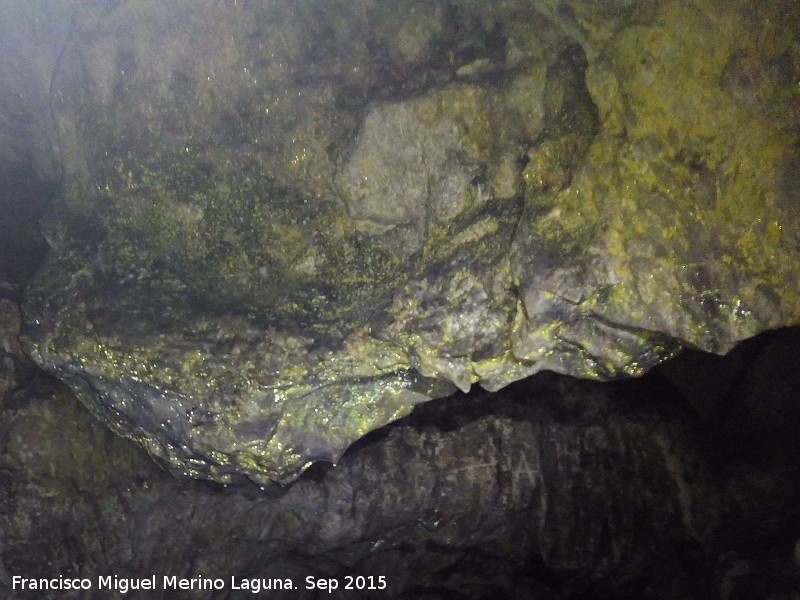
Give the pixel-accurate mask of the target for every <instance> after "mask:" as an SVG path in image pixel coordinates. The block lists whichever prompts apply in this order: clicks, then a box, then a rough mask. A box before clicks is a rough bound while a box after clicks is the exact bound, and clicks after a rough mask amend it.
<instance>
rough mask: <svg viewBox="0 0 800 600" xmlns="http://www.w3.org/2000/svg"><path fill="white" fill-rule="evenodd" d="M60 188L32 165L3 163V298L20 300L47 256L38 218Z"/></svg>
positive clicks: (0, 280) (0, 195)
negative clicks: (42, 176)
mask: <svg viewBox="0 0 800 600" xmlns="http://www.w3.org/2000/svg"><path fill="white" fill-rule="evenodd" d="M58 193H59V186H58V185H57V184H55V183H53V182H51V181H43V180H41V179H40V178H38V177H37V175H36V173H35V172H34V170H33V169H32V168H31V167H30V165H25V164H9V163H0V215H2V220H0V297H7V298H13V299H18V298H19V294H20V293H21V289H22V287H23V285H24V283H25V282H26V281H27V280H28V279H29V278H30V277H31V276H32V275H33V274H34V273H35V272H36V270H37V269H38V268H39V266H40V265H41V263H42V261H43V260H44V257H45V255H46V254H47V250H48V245H47V240H45V238H44V236H43V235H42V232H41V229H40V226H39V219H40V217H41V216H42V213H43V212H44V211H45V209H46V207H47V205H48V204H49V203H50V202H51V201H52V200H53V199H54V198H55V197H56V196H57V195H58Z"/></svg>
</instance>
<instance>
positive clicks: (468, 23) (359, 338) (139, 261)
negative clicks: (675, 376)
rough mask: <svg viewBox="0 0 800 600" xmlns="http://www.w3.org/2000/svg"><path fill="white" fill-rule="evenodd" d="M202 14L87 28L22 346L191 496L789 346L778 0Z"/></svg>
mask: <svg viewBox="0 0 800 600" xmlns="http://www.w3.org/2000/svg"><path fill="white" fill-rule="evenodd" d="M199 6H201V7H202V9H200V8H198V4H197V3H196V2H180V3H178V4H177V5H176V6H175V7H174V10H172V11H169V12H167V11H165V10H164V8H163V6H162V5H161V4H160V3H157V2H136V3H132V2H130V3H129V2H121V3H112V4H109V5H103V6H100V5H94V4H80V5H76V6H74V7H73V9H72V12H70V25H69V35H68V36H67V37H66V40H65V42H64V44H63V45H62V46H61V47H60V49H59V52H58V60H56V61H54V62H51V63H48V64H51V65H52V67H51V68H50V69H49V70H48V73H47V75H48V76H49V82H50V85H48V86H47V87H46V89H47V90H48V97H47V102H48V105H49V107H50V111H49V112H48V119H49V116H50V114H52V116H54V117H55V123H56V127H55V128H51V129H45V130H47V131H51V134H50V135H51V137H52V139H53V140H56V139H57V140H58V149H59V156H60V158H61V159H62V161H63V164H64V171H63V179H64V182H63V183H64V190H65V197H64V199H63V202H60V203H56V204H55V205H54V206H53V207H52V210H51V213H50V214H49V216H48V218H47V223H46V235H47V239H48V241H49V243H50V244H51V245H52V246H53V250H52V252H51V254H50V256H49V258H48V261H47V264H46V265H45V266H44V268H43V269H42V270H41V271H40V273H39V275H38V276H37V278H36V279H35V280H34V281H33V282H32V283H31V284H30V286H29V289H28V290H27V299H28V301H27V304H26V307H25V312H26V316H25V327H24V332H23V333H24V335H23V338H24V347H25V350H26V352H28V353H29V355H30V356H31V357H32V358H33V359H34V360H35V361H36V362H37V364H39V365H40V366H41V367H42V368H44V369H45V370H47V371H48V372H50V373H52V374H54V375H56V376H57V377H59V378H60V379H61V380H62V381H64V382H65V383H67V384H68V385H69V386H70V387H71V388H72V389H73V390H74V391H75V393H76V394H77V395H78V397H79V398H80V400H81V401H82V402H83V403H84V404H85V405H86V406H87V407H88V408H89V409H90V411H91V412H92V413H93V414H95V415H96V416H98V417H99V418H100V419H101V420H103V421H104V422H105V423H106V424H107V425H108V426H109V427H110V428H111V429H112V430H113V431H115V432H117V433H119V434H121V435H123V436H125V437H128V438H130V439H133V440H135V441H136V442H138V443H139V444H140V445H141V446H143V447H145V448H146V449H147V450H148V451H149V452H150V453H151V454H152V455H154V456H157V457H159V458H160V459H162V460H163V462H164V463H165V464H167V465H169V467H170V468H171V469H172V470H173V471H174V472H175V473H181V474H185V475H188V476H191V477H201V478H207V479H211V480H215V481H218V482H228V481H231V480H232V479H233V478H234V477H235V476H236V475H238V474H245V475H247V476H248V477H250V478H251V479H253V480H254V481H257V482H259V483H261V484H266V483H268V482H269V481H271V480H277V481H282V482H288V481H290V480H292V479H293V478H295V477H296V476H297V475H298V474H299V473H300V472H302V471H303V470H304V469H305V468H307V467H308V465H310V464H311V463H313V462H314V461H317V460H331V461H337V460H338V458H339V457H340V456H341V455H342V453H343V452H344V451H345V449H346V448H347V447H348V446H349V445H350V444H351V443H352V442H353V441H355V440H357V439H358V438H359V437H361V436H363V435H364V434H366V433H367V432H369V431H371V430H374V429H376V428H378V427H380V426H382V425H383V424H385V423H387V422H390V421H392V420H394V419H397V418H399V417H401V416H403V415H406V414H408V413H409V412H410V411H411V410H412V408H413V407H414V406H415V405H417V404H419V403H421V402H425V401H427V400H430V399H432V398H437V397H441V396H444V395H447V394H449V393H450V392H451V391H452V389H453V387H454V386H455V387H458V388H460V389H462V390H467V389H469V388H470V387H471V386H472V385H474V384H476V383H477V384H480V385H482V386H483V387H484V388H486V389H493V390H496V389H500V388H502V387H503V386H505V385H508V384H510V383H512V382H513V381H516V380H519V379H521V378H523V377H525V376H528V375H531V374H533V373H536V372H538V371H541V370H543V369H551V370H555V371H558V372H562V373H569V374H573V375H578V376H582V377H591V378H600V379H612V378H615V377H618V376H621V375H641V374H642V373H644V372H646V371H647V370H648V369H650V368H652V367H653V366H654V365H656V364H658V362H659V361H661V360H663V359H664V358H666V357H669V356H671V355H673V354H674V353H675V352H677V351H678V350H679V349H680V348H682V347H693V348H701V349H705V350H709V351H713V352H725V351H727V350H728V349H730V348H731V347H732V346H733V345H734V344H735V343H736V342H737V341H739V340H742V339H744V338H747V337H750V336H752V335H754V334H756V333H758V332H759V331H763V330H766V329H770V328H774V327H777V326H781V325H789V324H792V323H796V322H798V317H800V306H799V305H798V302H797V294H796V282H797V281H798V279H800V277H799V276H800V273H798V268H800V267H798V265H800V261H798V260H797V258H798V244H797V240H796V239H795V237H794V236H793V235H792V233H791V232H792V231H794V230H796V229H797V219H798V213H797V211H796V210H795V209H794V207H795V205H796V200H797V196H796V186H792V185H791V181H793V177H794V174H793V167H794V166H796V165H795V163H796V160H795V152H796V150H795V148H796V136H797V125H798V116H797V110H796V104H797V89H796V85H795V83H794V82H795V81H796V77H793V75H794V74H796V66H797V65H796V56H795V55H794V54H793V53H792V51H791V49H790V44H791V40H792V39H793V38H791V35H792V30H793V28H792V26H791V25H789V24H793V23H798V22H800V19H798V18H797V16H798V15H796V14H795V12H793V11H796V8H794V7H793V6H787V5H786V4H785V3H779V2H772V3H766V4H764V5H762V6H761V7H760V8H759V10H758V11H754V10H751V9H750V8H748V7H747V6H745V5H744V4H743V3H724V4H719V3H717V4H714V5H713V6H711V5H706V4H704V3H694V4H688V5H687V4H686V3H682V2H677V1H676V2H666V3H659V4H658V5H657V6H656V5H653V4H649V3H648V4H637V3H613V2H612V3H599V4H598V3H595V2H581V1H577V0H576V1H575V2H570V3H568V4H566V5H563V6H561V5H560V7H559V8H558V9H556V8H555V7H553V6H551V4H550V3H541V4H540V5H536V6H531V4H530V3H528V2H523V1H522V0H519V1H515V2H507V3H502V4H501V5H497V6H494V5H493V6H491V7H487V6H484V4H483V3H475V2H468V1H463V2H452V3H438V2H437V3H419V2H415V1H414V2H412V1H409V2H401V3H395V4H393V5H392V7H391V8H390V7H387V6H386V5H385V3H381V2H370V1H364V2H360V3H356V4H352V3H337V5H336V7H337V10H330V11H326V10H325V9H324V7H323V6H322V5H319V4H317V3H314V2H309V3H296V2H282V1H277V0H276V1H275V2H270V3H267V4H263V5H262V4H259V5H256V4H253V3H234V4H233V5H232V6H228V5H223V4H219V3H213V2H209V3H201V4H200V5H199ZM339 9H341V10H339ZM777 23H781V24H782V27H783V26H785V28H783V29H779V28H778V26H777ZM764 40H767V41H766V42H764ZM337 48H338V49H337ZM759 66H763V67H764V70H763V72H764V74H763V76H761V75H760V76H756V75H755V73H757V72H761V71H760V70H759V68H758V67H759ZM15 73H17V72H16V71H14V70H7V71H6V74H4V77H5V78H8V77H13V76H14V74H15ZM39 83H41V81H39ZM39 89H40V90H41V89H45V88H44V86H42V85H40V86H39ZM768 91H774V92H775V93H767V92H768ZM41 118H44V117H41Z"/></svg>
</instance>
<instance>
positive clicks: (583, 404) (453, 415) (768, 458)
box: [0, 329, 800, 600]
mask: <svg viewBox="0 0 800 600" xmlns="http://www.w3.org/2000/svg"><path fill="white" fill-rule="evenodd" d="M798 344H800V331H798V330H797V329H795V330H793V331H792V330H790V331H784V332H779V333H776V334H771V335H769V336H767V337H765V338H763V339H761V340H756V343H750V344H748V345H746V346H744V347H741V348H737V349H736V350H735V351H734V355H733V356H730V357H726V358H725V359H722V360H720V362H719V363H717V373H718V374H719V375H720V376H721V377H722V378H724V379H725V380H729V381H732V382H734V385H733V386H732V387H731V388H730V390H729V391H728V392H727V393H724V394H723V402H722V403H721V405H720V406H719V407H717V408H716V409H715V408H713V403H710V404H711V405H712V406H709V405H706V406H703V398H702V397H695V398H688V400H689V402H688V403H687V398H685V397H684V396H685V395H684V394H682V393H681V392H680V391H679V390H678V388H676V387H675V386H673V385H672V384H670V383H669V381H668V379H669V378H668V377H665V374H666V373H665V372H664V371H663V370H662V369H661V367H659V368H657V369H656V371H654V372H653V373H651V374H648V375H647V376H645V377H644V378H641V379H638V380H634V381H626V382H612V383H598V382H592V381H580V380H576V379H573V378H569V377H564V376H559V375H555V374H551V373H550V374H546V373H542V374H539V375H536V376H534V377H531V378H528V379H526V380H525V381H522V382H518V383H516V384H513V385H511V386H509V387H508V388H506V389H504V390H502V391H500V392H497V393H485V392H481V393H471V394H469V395H464V394H461V395H460V396H459V397H453V398H450V399H447V400H439V401H434V402H431V403H427V404H425V405H423V406H420V407H418V408H417V409H415V411H414V412H413V414H412V415H410V416H409V417H406V418H404V419H402V420H400V421H398V422H396V423H395V424H393V425H390V426H387V427H386V428H383V429H381V430H380V431H377V432H374V433H373V434H371V435H370V436H367V437H366V438H365V439H362V440H360V441H359V442H358V443H357V444H356V445H355V446H354V447H352V448H351V449H350V450H349V451H348V452H347V453H346V454H345V456H344V457H343V458H342V459H341V461H340V462H339V463H338V464H337V466H335V467H333V466H331V465H328V464H325V463H320V464H317V465H314V466H313V467H312V468H310V469H308V470H307V471H306V472H305V473H304V474H303V475H302V476H301V477H300V478H299V479H298V480H297V481H295V482H294V483H292V484H290V485H288V486H286V487H281V486H279V485H277V484H267V485H266V486H263V487H261V488H259V486H257V485H255V484H253V483H252V482H250V481H248V480H247V479H246V478H244V477H241V476H240V478H239V479H238V480H237V481H235V482H234V483H232V484H230V485H228V486H222V485H218V484H213V483H209V482H204V481H196V480H189V481H187V480H176V479H175V478H173V477H172V476H170V475H169V474H168V473H166V472H165V471H163V470H161V469H159V468H157V466H156V465H155V464H154V463H153V462H152V461H151V460H150V459H149V457H148V456H147V454H146V453H145V452H143V451H142V450H141V448H139V447H137V446H136V445H134V444H132V443H131V442H129V441H127V440H123V439H120V438H119V437H118V436H115V435H113V434H112V433H110V432H109V431H108V430H107V429H106V428H105V427H103V426H102V425H101V424H100V423H98V422H97V421H96V420H95V419H94V418H92V417H91V415H89V414H88V413H87V412H86V411H85V409H83V407H82V406H81V405H79V404H78V402H77V401H76V400H75V399H74V398H73V397H72V395H71V394H70V393H69V391H68V390H67V389H66V388H65V387H64V386H63V385H61V384H59V383H57V382H56V381H55V380H53V379H48V378H40V379H39V380H38V381H35V382H28V384H27V385H26V386H25V387H23V388H22V389H20V390H19V391H18V392H17V393H15V394H13V395H12V397H8V396H6V398H5V402H4V404H3V410H2V413H0V414H2V419H0V448H2V452H0V540H2V546H0V558H2V560H1V561H0V565H1V567H0V592H2V594H3V597H4V598H9V599H12V600H17V599H20V600H27V599H28V598H31V599H34V598H35V599H37V600H42V599H45V600H49V599H53V600H56V599H58V600H64V599H69V598H82V599H87V598H92V599H94V598H97V599H98V600H101V599H103V598H108V597H109V593H108V590H98V589H97V577H99V576H109V575H111V576H113V575H117V576H119V577H121V578H134V579H135V578H138V577H149V576H151V575H153V574H155V575H156V576H157V578H158V581H159V588H160V587H161V581H162V580H161V577H162V576H163V575H167V576H177V577H185V578H189V579H191V578H195V577H201V576H202V577H206V578H221V579H223V580H224V590H222V591H219V592H218V591H208V590H206V591H194V592H185V595H180V594H181V592H175V591H167V592H165V591H163V590H159V591H157V592H136V591H134V592H129V593H128V594H127V595H126V596H125V597H126V598H133V599H139V598H147V599H152V598H184V597H185V598H192V599H193V600H200V599H207V600H211V599H212V598H213V599H216V600H220V599H226V600H236V599H244V598H252V597H253V594H252V592H250V591H249V590H244V591H242V590H239V591H236V590H233V589H232V586H231V583H230V581H231V578H235V580H236V581H239V582H241V581H242V580H248V581H249V580H252V579H270V578H278V579H280V580H281V581H284V580H285V579H286V578H290V579H292V580H293V583H294V584H295V585H296V586H297V587H298V588H299V589H297V590H292V591H290V592H285V593H281V592H274V591H270V592H269V593H267V595H268V596H269V597H274V598H295V599H300V600H303V599H309V600H311V599H312V598H318V597H319V592H317V591H313V590H306V589H304V588H305V581H306V577H308V576H309V575H312V576H316V577H332V578H339V579H340V580H342V581H344V577H345V576H347V575H350V576H359V575H363V576H365V577H369V576H372V577H376V576H379V575H382V576H384V577H386V581H387V582H388V585H387V589H386V590H381V591H380V592H374V593H371V594H370V593H365V594H364V595H363V597H368V598H379V597H380V598H406V599H411V598H454V597H458V598H464V599H476V600H477V599H480V598H492V597H495V598H496V597H506V598H519V599H526V600H527V599H530V600H533V599H536V600H557V599H563V598H568V597H576V596H580V597H584V598H646V599H660V600H701V599H707V598H773V599H775V600H790V599H791V598H793V596H791V593H792V590H793V589H796V588H794V587H793V586H794V585H795V584H796V583H797V582H798V581H800V564H793V546H794V544H795V543H796V542H797V540H798V539H800V528H798V523H800V512H798V506H797V503H796V498H797V496H798V494H800V487H799V486H800V472H799V471H800V463H798V461H797V460H796V456H797V453H798V452H800V436H798V433H797V432H798V427H797V425H798V423H800V405H798V403H797V402H796V398H795V390H796V389H797V386H798V385H799V384H800V381H798V378H799V376H800V365H799V364H798V360H800V353H797V348H798ZM713 359H714V357H712V356H704V355H701V354H699V353H691V354H690V355H687V356H685V357H684V358H683V364H682V365H680V366H681V368H683V369H685V370H687V371H688V372H692V369H695V370H701V369H703V365H704V364H705V363H706V362H708V361H709V360H713ZM776 373H779V374H780V376H776ZM683 383H684V385H685V386H686V388H687V389H690V390H691V389H695V386H694V385H693V382H692V381H691V380H690V379H685V380H684V381H683ZM701 408H705V409H706V410H711V411H712V412H715V413H716V414H715V418H714V425H713V426H707V425H705V426H704V425H702V424H701V423H699V422H698V420H697V418H696V417H695V416H694V415H695V414H696V413H698V412H700V409H701ZM775 414H780V417H781V418H780V419H776V418H774V415H775ZM58 574H62V575H63V576H64V577H81V578H89V579H90V580H91V581H92V584H93V589H94V591H93V592H91V593H85V592H82V593H80V594H75V593H72V592H67V591H57V592H51V593H47V592H44V593H43V592H40V591H37V592H23V591H20V590H19V589H17V590H13V589H12V588H11V578H12V577H13V576H14V575H18V576H22V577H28V578H37V577H46V578H52V577H54V576H57V575H58ZM262 594H264V593H263V592H262ZM332 597H334V598H348V597H352V593H349V594H348V593H346V592H343V591H341V590H340V591H339V592H337V593H334V594H333V595H332Z"/></svg>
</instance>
